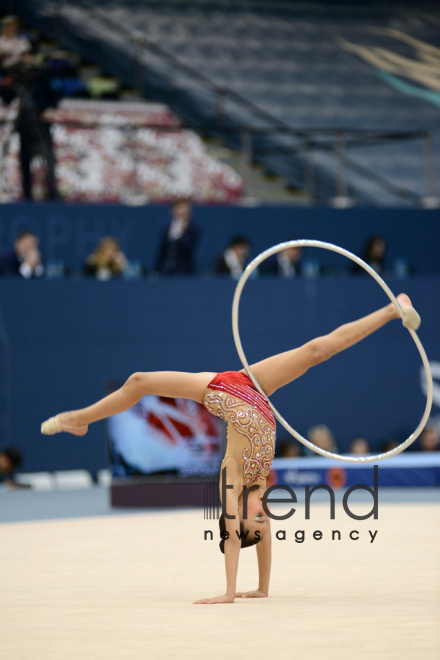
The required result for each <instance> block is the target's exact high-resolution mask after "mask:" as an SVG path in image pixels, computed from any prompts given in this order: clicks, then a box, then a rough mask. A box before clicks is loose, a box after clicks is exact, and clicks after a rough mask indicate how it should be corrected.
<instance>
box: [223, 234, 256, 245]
mask: <svg viewBox="0 0 440 660" xmlns="http://www.w3.org/2000/svg"><path fill="white" fill-rule="evenodd" d="M250 244H251V242H250V240H249V239H248V238H246V236H234V238H231V240H230V241H229V243H228V247H233V246H234V245H250Z"/></svg>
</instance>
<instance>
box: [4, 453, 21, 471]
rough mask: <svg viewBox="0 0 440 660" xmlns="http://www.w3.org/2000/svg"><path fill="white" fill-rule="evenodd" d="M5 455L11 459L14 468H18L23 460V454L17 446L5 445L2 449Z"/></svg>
mask: <svg viewBox="0 0 440 660" xmlns="http://www.w3.org/2000/svg"><path fill="white" fill-rule="evenodd" d="M2 454H3V456H6V458H7V459H8V460H9V462H10V464H11V466H12V470H13V471H14V470H18V468H19V467H21V464H22V462H23V454H22V453H21V451H20V450H19V449H17V447H5V449H3V451H2Z"/></svg>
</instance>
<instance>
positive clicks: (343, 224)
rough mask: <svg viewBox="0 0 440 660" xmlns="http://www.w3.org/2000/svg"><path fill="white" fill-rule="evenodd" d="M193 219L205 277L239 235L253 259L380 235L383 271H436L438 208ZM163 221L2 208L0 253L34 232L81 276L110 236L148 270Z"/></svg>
mask: <svg viewBox="0 0 440 660" xmlns="http://www.w3.org/2000/svg"><path fill="white" fill-rule="evenodd" d="M194 220H195V222H196V223H197V225H198V226H199V227H200V229H201V232H202V235H201V240H200V243H199V246H198V250H197V263H198V269H199V270H200V271H202V272H205V271H208V270H209V269H210V268H211V266H212V263H213V261H214V259H215V258H216V257H217V256H219V255H220V254H221V253H222V252H223V250H224V249H225V247H226V243H227V241H228V240H229V239H230V238H231V237H232V236H234V235H236V234H245V235H247V236H249V237H250V238H251V239H252V242H253V254H254V255H257V254H259V253H260V252H261V251H262V250H265V249H267V248H268V247H270V246H272V245H274V244H275V243H279V242H281V241H285V240H287V239H289V238H291V237H292V236H296V237H298V238H309V239H319V240H324V241H330V242H333V243H336V244H337V245H340V246H342V247H345V248H346V249H348V250H351V251H353V252H355V253H356V254H359V255H361V253H362V250H363V246H364V244H365V242H366V240H367V239H368V238H369V237H370V236H371V235H372V234H381V235H383V236H384V237H385V238H386V240H387V241H388V243H389V251H388V255H387V264H386V265H387V268H390V269H391V268H392V266H393V262H394V260H395V259H396V258H398V257H404V258H406V259H407V261H408V262H409V264H410V266H412V267H413V268H414V269H415V271H416V272H418V273H439V272H440V260H439V258H438V246H439V245H440V211H438V210H437V211H422V210H402V209H393V210H387V209H374V210H371V209H349V210H346V211H337V210H332V209H328V208H316V209H310V208H289V207H259V208H252V209H247V208H238V207H228V206H223V207H206V206H205V207H196V208H195V210H194ZM168 222H169V208H168V207H166V206H144V207H137V208H128V207H122V206H101V205H99V206H98V205H97V206H92V205H78V206H73V205H63V204H13V205H3V206H0V252H3V251H5V250H7V249H10V248H11V245H12V243H13V240H14V236H15V235H16V233H17V232H18V231H19V230H20V229H23V228H32V229H33V230H35V231H36V233H37V234H38V235H39V236H40V238H41V249H42V252H43V256H44V257H45V258H46V259H47V258H63V259H64V261H65V263H66V265H68V266H70V267H71V268H73V269H74V270H79V269H81V265H82V263H83V261H84V258H85V257H86V256H87V255H88V254H90V253H91V252H92V251H93V249H94V247H95V245H96V243H97V242H98V240H99V239H100V238H101V237H102V236H104V235H106V234H112V235H114V236H117V237H118V238H119V240H120V241H121V244H122V248H123V250H124V251H125V252H126V254H127V256H128V257H129V258H131V259H134V258H139V259H140V260H141V261H142V263H143V264H144V265H145V266H146V267H148V268H149V269H151V268H152V267H153V265H154V262H155V258H156V255H157V251H158V245H159V241H160V237H161V235H162V232H163V231H164V228H165V227H166V225H167V223H168ZM313 256H317V258H318V259H319V260H320V262H321V263H322V264H324V265H330V266H333V267H334V268H336V269H337V270H341V271H342V272H343V271H345V270H347V267H348V265H349V264H348V262H347V261H346V260H345V259H343V258H342V257H340V256H338V255H336V254H334V253H331V252H322V251H319V254H318V253H317V254H315V255H313Z"/></svg>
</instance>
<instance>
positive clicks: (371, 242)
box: [364, 234, 388, 262]
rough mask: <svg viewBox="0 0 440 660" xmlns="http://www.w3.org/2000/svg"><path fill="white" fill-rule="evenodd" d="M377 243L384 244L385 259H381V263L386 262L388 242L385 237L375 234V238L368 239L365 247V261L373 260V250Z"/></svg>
mask: <svg viewBox="0 0 440 660" xmlns="http://www.w3.org/2000/svg"><path fill="white" fill-rule="evenodd" d="M377 241H381V242H382V243H383V244H384V251H383V257H381V261H384V260H385V255H386V251H387V247H388V246H387V242H386V240H385V239H384V237H383V236H380V235H379V234H375V235H374V236H371V237H370V238H369V239H368V241H367V243H366V245H365V247H364V261H367V262H368V260H369V259H371V250H372V249H373V245H374V244H375V243H377Z"/></svg>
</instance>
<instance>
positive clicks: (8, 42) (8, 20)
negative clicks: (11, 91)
mask: <svg viewBox="0 0 440 660" xmlns="http://www.w3.org/2000/svg"><path fill="white" fill-rule="evenodd" d="M19 30H20V23H19V21H18V18H17V17H16V16H5V18H4V19H3V20H2V32H1V35H0V67H1V68H2V69H6V70H8V69H11V68H12V67H14V66H16V65H17V64H18V63H19V62H20V61H21V57H22V55H24V54H25V53H29V52H30V51H31V50H32V46H31V43H30V41H29V39H28V38H27V37H25V36H23V35H21V34H19Z"/></svg>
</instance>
